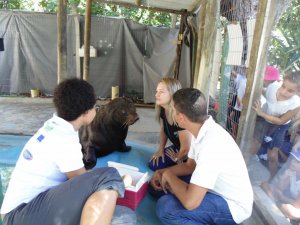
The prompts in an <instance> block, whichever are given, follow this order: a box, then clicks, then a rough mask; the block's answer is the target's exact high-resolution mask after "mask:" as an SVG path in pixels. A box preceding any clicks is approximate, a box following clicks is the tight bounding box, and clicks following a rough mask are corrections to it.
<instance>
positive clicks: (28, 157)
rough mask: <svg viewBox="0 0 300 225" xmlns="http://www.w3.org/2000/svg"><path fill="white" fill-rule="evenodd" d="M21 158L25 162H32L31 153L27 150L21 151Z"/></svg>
mask: <svg viewBox="0 0 300 225" xmlns="http://www.w3.org/2000/svg"><path fill="white" fill-rule="evenodd" d="M23 157H24V159H26V160H32V158H33V157H32V154H31V152H30V151H29V150H27V149H25V150H24V151H23Z"/></svg>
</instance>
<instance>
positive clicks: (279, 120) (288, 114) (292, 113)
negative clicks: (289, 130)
mask: <svg viewBox="0 0 300 225" xmlns="http://www.w3.org/2000/svg"><path fill="white" fill-rule="evenodd" d="M253 109H254V110H255V111H256V113H257V115H259V116H261V117H263V118H264V119H265V120H267V121H270V122H271V123H273V124H276V125H282V124H285V123H286V122H288V121H289V120H291V119H292V118H293V117H294V116H295V115H296V114H297V113H298V112H299V111H300V106H299V107H297V108H295V109H293V110H289V111H287V112H286V113H284V114H283V115H281V116H279V117H277V116H271V115H269V114H267V113H265V112H263V111H262V110H261V105H260V101H259V100H257V101H256V102H255V105H254V107H253Z"/></svg>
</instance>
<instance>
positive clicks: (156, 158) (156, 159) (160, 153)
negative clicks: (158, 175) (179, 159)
mask: <svg viewBox="0 0 300 225" xmlns="http://www.w3.org/2000/svg"><path fill="white" fill-rule="evenodd" d="M160 157H161V158H162V162H163V163H164V162H165V156H164V153H163V151H160V150H158V151H157V152H155V153H154V154H153V155H152V157H151V159H150V161H152V163H153V166H158V163H159V158H160Z"/></svg>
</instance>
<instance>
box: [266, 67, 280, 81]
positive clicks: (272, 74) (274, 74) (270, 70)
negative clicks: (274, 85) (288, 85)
mask: <svg viewBox="0 0 300 225" xmlns="http://www.w3.org/2000/svg"><path fill="white" fill-rule="evenodd" d="M265 80H279V70H278V69H277V68H276V67H273V66H267V68H266V72H265Z"/></svg>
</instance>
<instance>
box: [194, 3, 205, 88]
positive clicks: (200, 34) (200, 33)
mask: <svg viewBox="0 0 300 225" xmlns="http://www.w3.org/2000/svg"><path fill="white" fill-rule="evenodd" d="M206 4H207V0H203V1H202V2H201V6H200V11H199V19H198V24H199V28H198V41H197V53H196V60H195V71H194V74H193V75H194V80H192V81H191V82H192V83H193V87H196V86H197V81H198V76H199V68H200V62H201V52H202V45H203V43H202V41H203V36H204V26H205V15H206Z"/></svg>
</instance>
